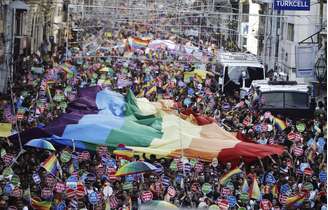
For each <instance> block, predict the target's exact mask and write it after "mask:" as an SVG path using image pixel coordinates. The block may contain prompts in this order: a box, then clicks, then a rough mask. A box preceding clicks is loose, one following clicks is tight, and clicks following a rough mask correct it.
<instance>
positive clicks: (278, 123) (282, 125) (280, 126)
mask: <svg viewBox="0 0 328 210" xmlns="http://www.w3.org/2000/svg"><path fill="white" fill-rule="evenodd" d="M274 126H275V127H276V128H277V129H279V130H282V131H283V130H285V129H286V128H287V125H286V123H285V122H284V121H283V120H281V119H279V118H278V117H274Z"/></svg>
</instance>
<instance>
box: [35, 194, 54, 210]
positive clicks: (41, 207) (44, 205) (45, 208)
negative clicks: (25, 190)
mask: <svg viewBox="0 0 328 210" xmlns="http://www.w3.org/2000/svg"><path fill="white" fill-rule="evenodd" d="M31 206H32V208H33V209H35V210H49V209H50V208H51V201H41V200H40V199H39V198H35V197H34V198H32V199H31Z"/></svg>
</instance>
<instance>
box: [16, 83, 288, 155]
mask: <svg viewBox="0 0 328 210" xmlns="http://www.w3.org/2000/svg"><path fill="white" fill-rule="evenodd" d="M171 107H173V102H172V101H170V100H162V101H159V102H155V103H152V102H149V101H148V100H147V99H145V98H135V96H134V95H133V94H132V92H131V91H130V92H129V93H128V94H127V96H126V97H124V96H123V95H121V94H119V93H116V92H113V91H110V90H101V89H100V88H99V87H92V88H85V89H82V90H81V91H80V92H79V97H78V98H77V99H76V100H75V101H74V102H72V103H71V104H70V106H69V108H68V111H67V113H65V114H63V115H62V116H60V117H59V118H58V119H56V120H54V121H52V122H51V123H50V124H49V125H47V126H46V127H45V128H33V129H30V130H27V131H25V132H22V133H21V137H22V141H28V140H30V139H33V138H41V137H51V138H50V139H48V140H50V141H51V142H52V143H54V144H55V145H63V146H74V147H75V148H76V149H81V150H85V149H87V150H95V148H96V146H97V145H100V144H104V145H107V146H109V147H116V146H117V145H118V144H125V145H126V146H127V147H129V148H132V149H133V150H134V151H135V152H140V153H153V154H158V155H164V156H180V155H181V154H183V155H184V156H186V157H190V158H191V157H192V158H200V159H203V160H208V161H210V160H212V159H213V158H214V157H219V158H220V159H221V160H222V161H231V160H236V159H239V158H240V156H243V157H245V159H246V160H249V161H250V160H253V159H256V158H257V157H260V158H262V157H265V156H267V155H273V154H278V155H279V154H282V152H283V148H282V147H279V146H268V145H258V144H253V143H246V142H242V141H240V140H238V139H237V138H235V137H234V136H233V135H232V134H230V133H228V132H227V131H225V130H224V129H222V128H220V127H219V126H218V125H217V124H215V123H211V124H207V125H203V126H199V125H195V124H193V123H191V122H189V121H187V120H183V119H182V118H180V117H179V116H178V115H177V113H176V112H175V110H173V109H171ZM15 138H17V136H12V137H11V139H12V140H15Z"/></svg>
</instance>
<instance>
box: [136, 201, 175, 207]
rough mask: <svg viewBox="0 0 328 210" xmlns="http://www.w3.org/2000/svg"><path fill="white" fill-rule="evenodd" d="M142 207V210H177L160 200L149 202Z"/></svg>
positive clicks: (170, 204)
mask: <svg viewBox="0 0 328 210" xmlns="http://www.w3.org/2000/svg"><path fill="white" fill-rule="evenodd" d="M144 207H145V208H142V209H154V208H155V207H156V209H179V208H178V207H176V206H175V205H174V204H172V203H169V202H167V201H162V200H152V201H149V202H147V204H146V205H145V206H144ZM148 207H149V208H148Z"/></svg>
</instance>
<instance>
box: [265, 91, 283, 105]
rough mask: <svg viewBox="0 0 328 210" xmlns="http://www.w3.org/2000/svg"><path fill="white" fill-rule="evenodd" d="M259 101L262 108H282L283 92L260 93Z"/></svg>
mask: <svg viewBox="0 0 328 210" xmlns="http://www.w3.org/2000/svg"><path fill="white" fill-rule="evenodd" d="M261 101H262V104H263V107H264V108H283V107H284V94H283V93H282V92H269V93H262V95H261Z"/></svg>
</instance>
